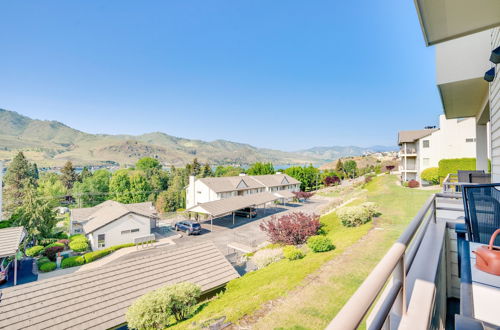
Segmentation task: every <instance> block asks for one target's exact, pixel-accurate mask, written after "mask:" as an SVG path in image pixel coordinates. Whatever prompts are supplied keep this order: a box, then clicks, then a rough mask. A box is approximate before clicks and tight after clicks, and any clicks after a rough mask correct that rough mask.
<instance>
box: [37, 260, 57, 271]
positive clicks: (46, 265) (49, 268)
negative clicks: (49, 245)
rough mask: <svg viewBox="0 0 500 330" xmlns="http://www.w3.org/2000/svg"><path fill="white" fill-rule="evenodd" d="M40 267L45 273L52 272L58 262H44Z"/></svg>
mask: <svg viewBox="0 0 500 330" xmlns="http://www.w3.org/2000/svg"><path fill="white" fill-rule="evenodd" d="M39 269H40V271H41V272H44V273H47V272H51V271H53V270H54V269H56V263H55V262H52V261H49V262H46V263H43V264H41V265H40V267H39Z"/></svg>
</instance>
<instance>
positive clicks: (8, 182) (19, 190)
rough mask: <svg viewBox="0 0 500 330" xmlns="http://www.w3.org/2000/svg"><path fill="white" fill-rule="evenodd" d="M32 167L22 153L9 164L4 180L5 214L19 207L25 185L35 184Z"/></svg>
mask: <svg viewBox="0 0 500 330" xmlns="http://www.w3.org/2000/svg"><path fill="white" fill-rule="evenodd" d="M33 175H34V173H33V167H32V166H31V165H30V163H29V162H28V160H27V159H26V157H24V154H23V153H22V152H19V153H18V154H17V155H16V157H14V159H13V160H12V162H11V163H10V166H9V168H8V169H7V173H6V174H5V178H4V193H5V212H6V213H7V214H12V212H14V211H15V209H16V208H18V207H19V206H21V204H22V200H23V196H24V195H23V193H24V192H25V188H26V185H29V184H35V177H34V176H33Z"/></svg>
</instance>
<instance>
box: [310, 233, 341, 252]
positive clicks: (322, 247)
mask: <svg viewBox="0 0 500 330" xmlns="http://www.w3.org/2000/svg"><path fill="white" fill-rule="evenodd" d="M307 246H309V248H310V249H311V250H312V251H313V252H326V251H330V250H333V249H335V245H333V243H332V240H331V239H329V238H328V237H326V236H321V235H317V236H311V237H309V238H308V239H307Z"/></svg>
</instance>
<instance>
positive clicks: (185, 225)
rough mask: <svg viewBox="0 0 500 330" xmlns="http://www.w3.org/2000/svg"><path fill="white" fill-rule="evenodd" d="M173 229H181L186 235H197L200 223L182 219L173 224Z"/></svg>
mask: <svg viewBox="0 0 500 330" xmlns="http://www.w3.org/2000/svg"><path fill="white" fill-rule="evenodd" d="M174 228H175V230H177V231H179V230H181V231H183V232H185V233H186V235H199V234H201V225H200V224H199V223H197V222H194V221H190V220H184V221H179V222H177V223H176V224H175V226H174Z"/></svg>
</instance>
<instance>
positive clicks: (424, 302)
mask: <svg viewBox="0 0 500 330" xmlns="http://www.w3.org/2000/svg"><path fill="white" fill-rule="evenodd" d="M459 198H460V195H459V194H442V193H439V194H435V195H432V196H431V197H430V198H429V199H428V200H427V201H426V202H425V204H424V206H423V207H422V208H421V209H420V210H419V212H418V213H417V215H416V216H415V217H414V218H413V220H412V221H411V222H410V224H409V225H408V227H407V228H406V230H405V231H404V232H403V234H402V235H401V236H400V237H399V239H398V240H397V241H396V243H394V244H393V245H392V247H391V248H390V249H389V251H388V252H387V253H386V255H385V256H384V257H383V258H382V260H380V262H379V263H378V264H377V265H376V266H375V268H374V269H373V271H372V272H371V273H370V274H369V275H368V277H367V278H366V279H365V281H364V282H363V283H362V284H361V286H360V287H359V288H358V290H357V291H356V292H355V293H354V295H353V296H352V297H351V298H350V299H349V301H348V302H347V303H346V304H345V305H344V307H343V308H342V310H340V312H339V313H338V314H337V316H336V317H335V318H334V319H333V320H332V322H331V323H330V324H329V325H328V327H327V329H339V330H346V329H356V328H357V327H358V326H360V325H361V323H362V322H363V320H364V319H365V317H367V314H368V311H369V310H370V308H372V307H373V310H372V311H371V313H370V315H369V316H368V318H367V320H366V323H367V329H382V328H383V329H396V328H397V327H399V326H400V325H407V326H408V325H411V328H412V329H427V328H429V326H430V325H431V323H434V322H443V319H445V318H446V306H445V307H444V312H443V309H442V308H443V307H442V306H441V304H438V303H436V302H437V301H440V300H441V298H443V294H444V295H446V294H447V293H446V287H447V284H446V283H444V287H443V283H439V284H438V282H439V279H442V278H443V272H446V271H447V270H446V269H443V267H446V266H445V265H446V264H447V263H446V262H443V260H441V259H443V258H446V253H445V252H446V251H445V252H444V253H443V251H444V250H445V247H446V244H445V239H446V237H447V236H446V230H447V229H446V227H447V221H446V220H443V219H441V218H439V219H438V216H437V212H438V211H439V212H440V214H442V213H443V212H457V211H458V212H461V211H462V210H463V209H461V208H460V207H450V205H451V206H454V205H460V203H458V199H459ZM438 200H440V201H443V200H450V203H451V204H448V203H442V202H440V203H438ZM443 205H444V206H443ZM367 253H369V251H367ZM417 259H418V261H417V262H416V260H417ZM444 278H446V274H445V275H444ZM384 287H385V289H384V291H383V292H382V289H383V288H384ZM443 290H444V293H443ZM381 292H382V293H381ZM377 299H378V301H377ZM375 301H377V303H376V305H375V306H374V304H375ZM441 301H442V300H441ZM435 315H441V319H439V318H438V319H437V321H436V320H435Z"/></svg>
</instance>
